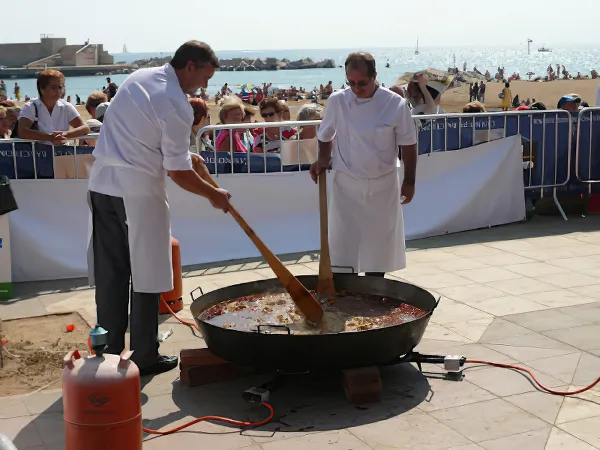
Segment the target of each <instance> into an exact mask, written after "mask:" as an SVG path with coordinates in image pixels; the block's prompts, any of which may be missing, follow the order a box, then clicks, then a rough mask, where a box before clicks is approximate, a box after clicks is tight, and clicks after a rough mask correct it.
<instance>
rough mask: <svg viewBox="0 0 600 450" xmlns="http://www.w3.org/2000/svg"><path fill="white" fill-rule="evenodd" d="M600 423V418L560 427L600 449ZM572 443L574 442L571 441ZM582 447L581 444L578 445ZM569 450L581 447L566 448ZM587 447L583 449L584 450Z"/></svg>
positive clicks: (565, 424)
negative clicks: (599, 424)
mask: <svg viewBox="0 0 600 450" xmlns="http://www.w3.org/2000/svg"><path fill="white" fill-rule="evenodd" d="M598 421H600V417H591V418H587V419H583V420H577V421H575V422H569V423H564V424H562V425H559V427H560V428H561V429H563V430H564V431H566V432H567V433H570V434H572V435H573V436H576V437H577V438H579V439H581V440H582V441H583V442H586V443H588V444H589V445H592V446H593V447H594V448H600V427H598V423H599V422H598ZM569 442H572V441H569ZM578 445H580V446H581V444H578ZM565 448H568V449H569V450H571V449H572V448H573V449H579V448H580V447H571V446H569V447H565ZM584 448H585V447H581V449H582V450H583V449H584Z"/></svg>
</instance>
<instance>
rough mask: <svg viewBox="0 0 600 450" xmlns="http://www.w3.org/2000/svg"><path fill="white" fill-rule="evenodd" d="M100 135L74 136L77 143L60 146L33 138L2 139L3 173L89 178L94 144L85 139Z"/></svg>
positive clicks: (19, 176) (0, 169) (33, 177)
mask: <svg viewBox="0 0 600 450" xmlns="http://www.w3.org/2000/svg"><path fill="white" fill-rule="evenodd" d="M96 139H98V134H89V135H86V136H81V137H79V138H77V139H73V140H72V141H73V142H74V144H73V145H57V146H55V145H52V144H50V143H46V142H40V141H33V140H29V139H0V175H6V176H7V177H8V178H10V179H26V180H38V179H54V178H62V179H77V178H87V170H86V167H87V163H89V164H90V165H91V158H92V156H91V154H92V151H93V150H94V147H93V146H88V145H81V142H82V141H85V140H96ZM84 160H85V161H84ZM71 163H72V164H71ZM82 163H83V164H82ZM84 164H85V165H84ZM82 172H85V173H82Z"/></svg>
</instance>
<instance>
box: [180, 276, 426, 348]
mask: <svg viewBox="0 0 600 450" xmlns="http://www.w3.org/2000/svg"><path fill="white" fill-rule="evenodd" d="M346 277H347V278H350V277H352V278H356V276H355V275H346V274H336V275H334V279H335V280H336V281H337V280H340V279H341V280H343V279H344V278H346ZM296 278H298V280H300V282H305V281H309V280H313V279H314V280H316V279H317V276H316V275H299V276H297V277H296ZM359 278H360V279H362V280H361V281H364V282H366V283H368V282H377V281H379V280H382V278H379V277H369V276H364V277H359ZM383 280H384V281H385V282H391V283H394V285H395V286H398V285H404V286H407V287H410V288H411V289H415V290H416V291H417V292H418V293H419V294H420V295H425V296H428V297H430V299H431V305H430V308H423V305H415V304H414V303H412V302H411V299H410V298H402V299H399V300H401V301H402V302H403V303H407V304H409V305H412V306H416V307H418V308H419V309H421V310H423V311H425V314H424V315H423V316H421V317H419V318H417V319H414V320H411V321H410V322H404V323H401V324H398V325H391V326H387V327H381V328H372V329H369V330H360V331H340V332H336V333H324V334H293V333H290V334H289V335H288V334H284V333H259V332H258V330H257V329H252V330H237V329H235V328H223V327H220V326H217V325H213V324H211V323H209V322H206V321H204V320H202V319H200V318H199V316H200V314H202V313H203V312H204V311H206V310H207V309H208V308H210V307H212V306H214V305H217V304H219V303H222V302H227V301H230V300H235V298H236V297H231V298H218V299H217V300H216V301H211V302H210V303H207V304H206V305H202V306H198V305H197V302H199V301H201V300H202V299H205V298H209V297H212V296H213V294H219V293H224V292H227V291H228V290H229V289H232V288H239V289H240V290H243V291H245V290H246V289H245V288H251V287H260V286H261V285H264V284H274V285H273V286H271V287H270V288H269V289H268V290H265V291H259V292H251V293H245V294H242V295H240V296H239V297H243V296H246V295H254V294H263V293H264V294H267V293H280V292H285V289H284V287H283V285H282V284H281V283H280V282H279V280H278V279H277V278H267V279H265V280H257V281H248V282H245V283H239V284H235V285H231V286H226V287H223V288H219V289H215V290H214V291H211V292H207V293H206V294H203V295H201V296H200V297H198V298H193V297H192V300H193V302H192V305H191V307H190V309H191V312H192V315H193V316H194V320H195V321H196V323H197V324H198V325H199V326H203V327H210V328H217V329H223V330H226V331H227V332H229V333H239V334H263V335H264V336H293V337H294V338H300V337H302V338H311V337H314V336H333V335H341V334H343V335H357V334H365V333H374V332H377V331H381V330H385V329H388V328H394V327H399V326H403V325H408V324H411V323H415V322H420V321H423V320H428V319H429V318H430V317H431V315H432V314H433V311H434V310H435V308H436V307H437V302H436V300H435V297H434V296H433V295H432V294H431V293H430V292H429V291H427V290H425V289H423V288H422V287H419V286H416V285H414V284H410V283H406V282H404V281H400V280H390V279H387V278H384V279H383ZM303 284H304V283H303ZM307 288H308V287H307ZM308 289H310V288H308ZM337 290H338V289H336V291H337ZM356 293H360V294H369V292H356ZM217 297H221V296H217ZM239 297H237V298H239ZM198 308H200V309H199V310H198ZM261 326H263V327H265V328H281V329H283V328H284V327H285V325H281V324H261Z"/></svg>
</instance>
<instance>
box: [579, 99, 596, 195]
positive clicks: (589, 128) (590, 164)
mask: <svg viewBox="0 0 600 450" xmlns="http://www.w3.org/2000/svg"><path fill="white" fill-rule="evenodd" d="M576 149H577V150H576V157H575V165H574V166H575V177H576V179H577V180H578V181H579V182H580V183H583V185H584V186H585V189H586V191H587V192H589V193H595V194H597V193H600V106H596V107H594V108H583V109H582V110H581V111H580V112H579V115H578V117H577V143H576Z"/></svg>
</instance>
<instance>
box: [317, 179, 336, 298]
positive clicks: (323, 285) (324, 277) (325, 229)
mask: <svg viewBox="0 0 600 450" xmlns="http://www.w3.org/2000/svg"><path fill="white" fill-rule="evenodd" d="M326 174H327V170H324V171H323V172H321V174H320V175H319V215H320V219H321V220H320V222H321V255H320V257H319V281H318V284H317V293H318V294H319V295H328V296H329V295H334V294H335V286H334V284H333V272H332V271H331V258H330V256H329V223H328V221H327V176H326Z"/></svg>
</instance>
